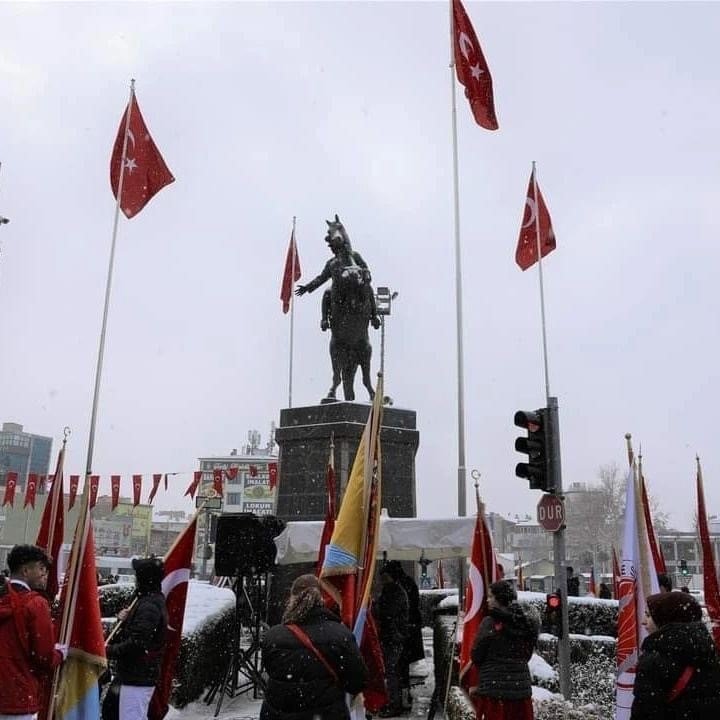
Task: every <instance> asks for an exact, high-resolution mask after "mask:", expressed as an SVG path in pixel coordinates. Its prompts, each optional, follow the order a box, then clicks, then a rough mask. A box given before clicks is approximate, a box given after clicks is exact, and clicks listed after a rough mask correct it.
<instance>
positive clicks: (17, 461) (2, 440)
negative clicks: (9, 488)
mask: <svg viewBox="0 0 720 720" xmlns="http://www.w3.org/2000/svg"><path fill="white" fill-rule="evenodd" d="M51 452H52V438H50V437H45V436H44V435H34V434H33V433H28V432H25V431H24V430H23V426H22V425H20V424H19V423H13V422H6V423H3V425H2V430H0V485H2V486H3V487H4V486H5V478H6V476H7V474H8V473H9V472H15V473H17V475H18V478H17V492H20V491H24V489H25V481H26V479H27V476H28V475H29V474H31V473H34V474H36V475H38V476H46V477H47V475H48V474H49V472H50V453H51ZM42 486H43V484H42V483H40V484H39V485H38V490H39V491H41V488H42Z"/></svg>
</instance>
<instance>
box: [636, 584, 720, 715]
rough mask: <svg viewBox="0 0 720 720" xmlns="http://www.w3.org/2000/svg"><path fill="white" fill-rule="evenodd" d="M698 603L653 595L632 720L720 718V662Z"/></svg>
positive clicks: (671, 594) (668, 594) (684, 595)
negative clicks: (703, 621)
mask: <svg viewBox="0 0 720 720" xmlns="http://www.w3.org/2000/svg"><path fill="white" fill-rule="evenodd" d="M701 620H702V611H701V608H700V605H699V604H698V602H697V601H696V600H695V598H694V597H693V596H692V595H690V594H688V593H683V592H665V593H658V594H656V595H650V597H649V598H648V599H647V612H646V613H645V621H644V622H643V625H645V627H647V629H648V632H649V633H650V634H649V635H648V636H647V637H646V638H645V640H644V641H643V644H642V651H641V655H640V659H639V660H638V666H637V671H636V674H635V688H634V695H635V699H634V701H633V705H632V711H631V716H630V717H631V720H645V719H646V718H648V719H651V720H706V718H707V720H710V718H720V660H719V659H718V653H717V650H716V648H715V645H714V643H713V640H712V638H711V637H710V633H709V632H708V631H707V628H706V627H705V625H704V624H703V623H702V621H701Z"/></svg>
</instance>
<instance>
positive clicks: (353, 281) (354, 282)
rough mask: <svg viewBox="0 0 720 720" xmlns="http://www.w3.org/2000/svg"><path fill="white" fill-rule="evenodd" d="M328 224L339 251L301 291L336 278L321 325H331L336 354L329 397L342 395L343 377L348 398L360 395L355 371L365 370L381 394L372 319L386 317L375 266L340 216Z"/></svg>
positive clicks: (327, 293)
mask: <svg viewBox="0 0 720 720" xmlns="http://www.w3.org/2000/svg"><path fill="white" fill-rule="evenodd" d="M325 222H326V223H327V225H328V231H327V235H326V236H325V242H326V243H327V244H328V246H329V247H330V250H331V251H332V253H333V257H331V258H330V260H328V261H327V263H325V268H324V269H323V271H322V272H321V273H320V274H319V275H318V276H317V277H316V278H315V279H314V280H311V281H310V282H309V283H307V285H298V286H297V289H296V290H295V294H296V295H304V294H305V293H310V292H312V291H313V290H317V288H319V287H320V286H321V285H322V284H323V283H325V282H326V281H328V280H331V281H332V283H331V285H330V288H329V289H328V290H326V291H325V293H324V294H323V298H322V318H321V320H320V329H321V330H323V331H325V330H328V329H330V360H331V362H332V373H333V378H332V386H331V387H330V391H329V392H328V394H327V397H326V398H325V400H324V401H323V402H332V401H334V400H336V399H337V398H336V396H335V392H336V390H337V388H338V385H340V381H341V380H342V384H343V394H344V395H345V400H354V399H355V391H354V389H353V386H354V383H355V372H356V371H357V368H358V366H360V369H361V371H362V381H363V385H364V386H365V387H366V388H367V391H368V393H369V394H370V399H371V400H372V399H373V398H374V397H375V390H374V389H373V385H372V381H371V380H370V358H371V356H372V346H371V345H370V339H369V337H368V325H369V324H370V323H372V326H373V327H374V328H375V329H377V328H379V327H380V318H379V317H378V314H377V307H376V305H375V293H374V291H373V288H372V285H371V277H370V270H369V269H368V266H367V263H366V262H365V261H364V260H363V259H362V257H361V256H360V253H357V252H355V251H354V250H353V249H352V245H351V244H350V238H349V237H348V234H347V231H346V230H345V227H344V226H343V224H342V222H341V221H340V218H339V217H338V216H337V215H335V220H326V221H325Z"/></svg>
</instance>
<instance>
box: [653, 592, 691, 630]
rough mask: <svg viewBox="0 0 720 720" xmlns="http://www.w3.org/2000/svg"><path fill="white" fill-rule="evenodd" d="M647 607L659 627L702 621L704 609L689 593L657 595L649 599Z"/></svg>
mask: <svg viewBox="0 0 720 720" xmlns="http://www.w3.org/2000/svg"><path fill="white" fill-rule="evenodd" d="M647 606H648V612H649V613H650V617H651V618H652V619H653V620H654V621H655V624H656V625H657V626H658V627H662V626H663V625H667V624H668V623H681V622H685V623H687V622H697V621H698V620H702V609H701V608H700V605H699V603H698V601H697V600H696V599H695V598H694V597H693V596H692V595H690V594H688V593H683V592H674V591H671V592H664V593H656V594H655V595H650V597H649V598H648V599H647Z"/></svg>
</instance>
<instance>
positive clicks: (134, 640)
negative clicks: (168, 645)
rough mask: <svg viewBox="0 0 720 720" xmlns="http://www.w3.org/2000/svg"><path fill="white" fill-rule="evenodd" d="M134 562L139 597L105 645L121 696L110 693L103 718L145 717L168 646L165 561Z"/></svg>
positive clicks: (130, 719)
mask: <svg viewBox="0 0 720 720" xmlns="http://www.w3.org/2000/svg"><path fill="white" fill-rule="evenodd" d="M132 565H133V570H134V571H135V584H136V600H135V602H134V603H133V604H132V605H131V606H130V607H129V608H126V609H124V610H121V611H120V612H119V613H118V618H119V619H120V621H121V622H122V626H121V628H120V630H119V631H118V633H117V635H116V636H115V638H113V642H111V643H110V644H109V645H108V646H107V648H106V653H107V658H108V660H113V661H115V680H114V683H113V684H114V685H116V686H117V684H119V696H118V695H117V694H116V693H114V692H108V695H107V696H106V698H105V701H104V702H103V709H102V714H103V719H104V720H115V718H119V720H146V718H147V711H148V706H149V704H150V699H151V698H152V694H153V691H154V690H155V684H156V683H157V681H158V677H159V675H160V665H161V663H162V659H163V651H164V648H165V632H166V629H167V624H168V615H167V609H166V607H165V596H164V595H163V593H162V589H161V583H162V577H163V561H162V560H161V559H160V558H144V559H135V560H133V561H132ZM118 703H119V704H118Z"/></svg>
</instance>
